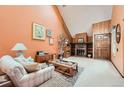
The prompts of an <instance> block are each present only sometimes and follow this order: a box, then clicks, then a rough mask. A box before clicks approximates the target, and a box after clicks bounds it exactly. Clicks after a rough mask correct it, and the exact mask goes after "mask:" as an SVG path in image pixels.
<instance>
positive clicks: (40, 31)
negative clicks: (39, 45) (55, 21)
mask: <svg viewBox="0 0 124 93" xmlns="http://www.w3.org/2000/svg"><path fill="white" fill-rule="evenodd" d="M45 38H46V28H45V27H44V26H43V25H40V24H37V23H33V39H38V40H45Z"/></svg>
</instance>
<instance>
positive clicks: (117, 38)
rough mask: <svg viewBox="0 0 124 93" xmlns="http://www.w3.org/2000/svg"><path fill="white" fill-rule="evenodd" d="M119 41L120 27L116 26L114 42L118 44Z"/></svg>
mask: <svg viewBox="0 0 124 93" xmlns="http://www.w3.org/2000/svg"><path fill="white" fill-rule="evenodd" d="M120 39H121V26H120V24H117V26H116V42H117V43H118V44H119V43H120Z"/></svg>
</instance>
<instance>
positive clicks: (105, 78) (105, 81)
mask: <svg viewBox="0 0 124 93" xmlns="http://www.w3.org/2000/svg"><path fill="white" fill-rule="evenodd" d="M65 60H68V61H74V62H77V63H78V64H79V66H80V67H83V68H84V71H83V72H82V73H81V74H80V76H79V78H78V79H77V81H76V83H75V85H74V86H75V87H83V86H89V87H93V86H97V87H99V86H104V87H106V86H124V78H122V77H121V76H120V74H119V73H118V72H117V70H116V69H115V67H114V66H113V65H112V63H111V62H110V61H107V60H97V59H89V58H82V57H70V58H67V59H65Z"/></svg>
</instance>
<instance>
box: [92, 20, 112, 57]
mask: <svg viewBox="0 0 124 93" xmlns="http://www.w3.org/2000/svg"><path fill="white" fill-rule="evenodd" d="M110 30H111V20H107V21H103V22H99V23H95V24H93V26H92V31H93V57H94V58H97V59H110V58H111V34H110Z"/></svg>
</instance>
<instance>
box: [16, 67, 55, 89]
mask: <svg viewBox="0 0 124 93" xmlns="http://www.w3.org/2000/svg"><path fill="white" fill-rule="evenodd" d="M53 71H54V66H50V67H46V68H44V69H41V70H39V71H36V72H33V73H30V74H26V75H24V76H23V77H22V78H21V80H19V84H18V86H21V87H33V86H38V85H40V84H42V83H43V82H45V81H47V80H48V79H50V78H51V77H52V73H53Z"/></svg>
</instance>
